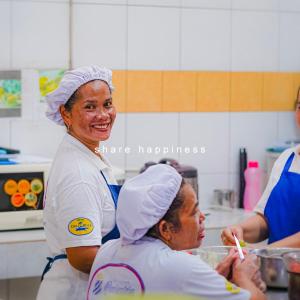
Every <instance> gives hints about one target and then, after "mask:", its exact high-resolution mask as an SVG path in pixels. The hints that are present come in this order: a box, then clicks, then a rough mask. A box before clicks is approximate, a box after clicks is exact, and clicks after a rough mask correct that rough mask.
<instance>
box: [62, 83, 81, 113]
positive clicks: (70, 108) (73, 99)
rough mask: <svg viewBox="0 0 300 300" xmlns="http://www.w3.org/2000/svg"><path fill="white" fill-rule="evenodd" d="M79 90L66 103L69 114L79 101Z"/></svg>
mask: <svg viewBox="0 0 300 300" xmlns="http://www.w3.org/2000/svg"><path fill="white" fill-rule="evenodd" d="M78 90H79V88H78V89H77V90H76V91H75V92H74V93H73V94H72V96H71V97H70V98H69V99H68V101H67V102H66V103H65V105H64V107H65V109H66V111H67V112H70V111H71V110H72V108H73V106H74V103H75V102H76V99H77V92H78Z"/></svg>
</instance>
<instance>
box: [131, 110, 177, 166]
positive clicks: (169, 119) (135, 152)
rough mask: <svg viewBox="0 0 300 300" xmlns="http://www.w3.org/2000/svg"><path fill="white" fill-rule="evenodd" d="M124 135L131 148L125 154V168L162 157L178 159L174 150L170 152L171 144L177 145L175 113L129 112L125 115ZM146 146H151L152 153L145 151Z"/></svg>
mask: <svg viewBox="0 0 300 300" xmlns="http://www.w3.org/2000/svg"><path fill="white" fill-rule="evenodd" d="M126 136H127V143H126V145H127V146H128V147H130V149H131V152H130V154H128V155H127V156H126V168H127V169H131V170H132V169H134V170H136V169H140V168H141V167H142V166H143V165H144V163H146V162H148V161H155V162H158V160H160V159H161V158H164V157H168V158H174V159H178V155H177V153H176V150H174V151H175V153H170V152H172V146H174V147H176V146H177V145H178V114H176V113H164V114H160V113H140V114H134V113H130V114H128V115H127V126H126ZM139 146H141V148H140V147H139ZM147 147H151V150H152V153H147ZM156 147H157V149H155V148H156ZM164 147H166V148H165V149H164ZM155 151H157V154H155V153H154V152H155ZM158 151H159V152H158ZM163 151H165V152H166V151H169V152H168V153H163Z"/></svg>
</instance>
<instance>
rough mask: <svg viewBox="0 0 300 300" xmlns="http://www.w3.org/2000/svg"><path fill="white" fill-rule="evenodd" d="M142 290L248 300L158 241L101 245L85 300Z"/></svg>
mask: <svg viewBox="0 0 300 300" xmlns="http://www.w3.org/2000/svg"><path fill="white" fill-rule="evenodd" d="M143 290H144V292H145V293H175V294H189V295H194V296H201V297H204V298H205V299H214V300H218V299H220V300H221V299H222V300H226V299H228V300H229V299H232V300H242V299H245V300H246V299H250V293H249V292H248V291H246V290H243V289H240V288H239V287H237V286H235V285H234V284H232V283H230V282H228V281H227V280H226V279H225V278H224V277H222V276H221V275H219V274H218V273H217V272H216V271H215V270H213V269H212V268H211V267H210V266H208V265H207V264H206V263H204V262H203V261H202V260H201V259H200V258H199V257H197V256H193V255H190V254H187V253H185V252H180V251H174V250H172V249H170V248H169V247H168V246H167V245H166V244H164V243H163V242H162V241H160V240H157V239H153V238H150V237H144V238H142V239H141V240H139V241H137V242H135V243H134V244H132V245H126V246H122V244H121V239H118V240H112V241H109V242H108V243H106V244H105V245H103V246H102V247H101V251H98V253H97V256H96V258H95V261H94V264H93V267H92V270H91V273H90V277H89V288H88V298H87V299H93V300H95V299H100V298H101V296H103V294H105V293H118V292H119V293H120V292H122V293H131V292H135V293H141V292H142V291H143Z"/></svg>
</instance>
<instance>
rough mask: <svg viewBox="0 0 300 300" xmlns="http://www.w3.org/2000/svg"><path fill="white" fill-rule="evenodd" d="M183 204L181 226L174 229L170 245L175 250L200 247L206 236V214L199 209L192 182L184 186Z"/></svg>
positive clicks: (180, 218)
mask: <svg viewBox="0 0 300 300" xmlns="http://www.w3.org/2000/svg"><path fill="white" fill-rule="evenodd" d="M182 197H183V205H182V207H181V208H180V210H179V214H178V216H179V221H180V227H179V229H177V230H172V231H171V234H170V239H169V241H168V245H169V246H170V248H172V249H173V250H185V249H192V248H198V247H199V246H200V245H201V242H202V240H203V238H204V236H205V233H204V220H205V216H204V214H203V213H202V212H201V211H200V210H199V202H198V201H197V197H196V194H195V191H194V189H193V188H192V186H191V185H190V184H185V185H184V186H183V188H182Z"/></svg>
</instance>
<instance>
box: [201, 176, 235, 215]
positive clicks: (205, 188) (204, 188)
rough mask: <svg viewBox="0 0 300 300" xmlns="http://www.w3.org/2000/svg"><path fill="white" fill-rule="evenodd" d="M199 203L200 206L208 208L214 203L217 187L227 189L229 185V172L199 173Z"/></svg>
mask: <svg viewBox="0 0 300 300" xmlns="http://www.w3.org/2000/svg"><path fill="white" fill-rule="evenodd" d="M198 184H199V204H200V208H201V209H203V208H206V207H208V206H209V205H211V204H212V203H213V191H214V190H215V189H227V188H228V187H229V176H228V174H227V173H226V174H222V173H220V174H201V173H199V174H198Z"/></svg>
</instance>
